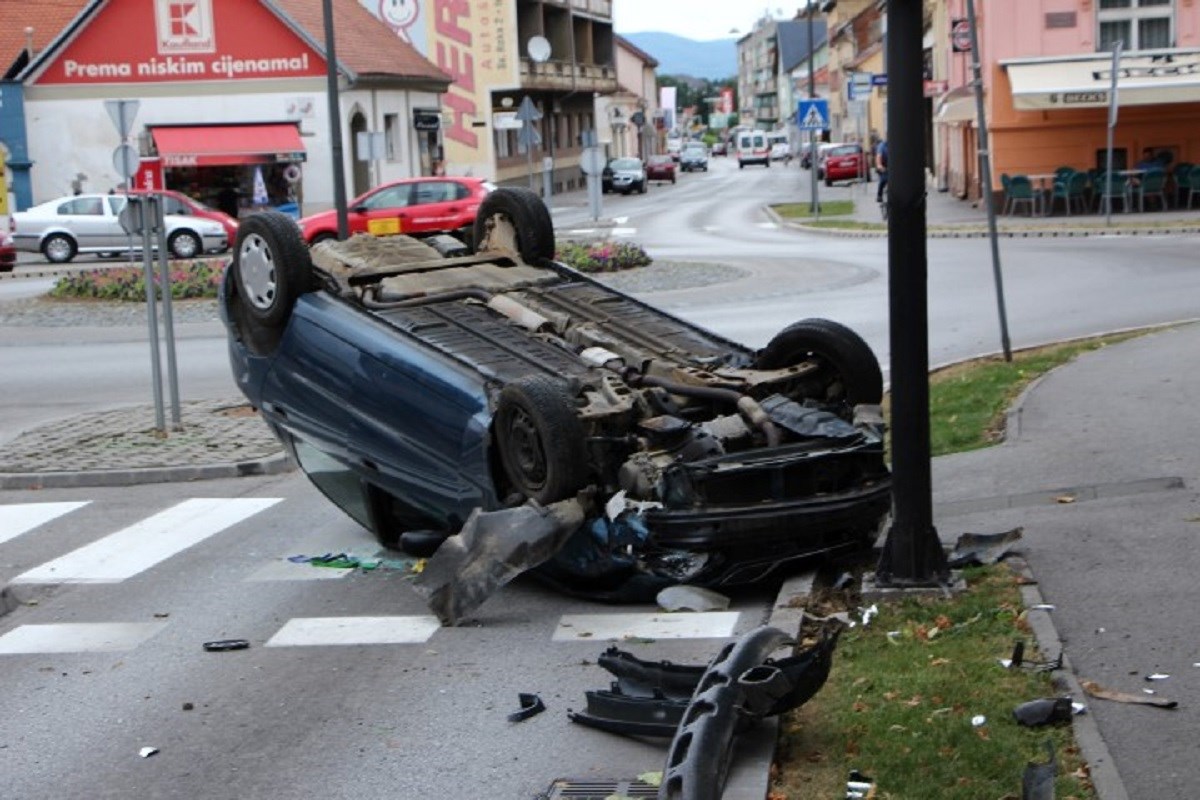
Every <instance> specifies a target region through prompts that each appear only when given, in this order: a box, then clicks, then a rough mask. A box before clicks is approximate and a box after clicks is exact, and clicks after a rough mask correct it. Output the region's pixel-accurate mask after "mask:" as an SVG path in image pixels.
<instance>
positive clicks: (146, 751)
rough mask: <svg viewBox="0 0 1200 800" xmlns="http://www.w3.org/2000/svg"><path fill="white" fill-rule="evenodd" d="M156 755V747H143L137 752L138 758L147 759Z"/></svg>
mask: <svg viewBox="0 0 1200 800" xmlns="http://www.w3.org/2000/svg"><path fill="white" fill-rule="evenodd" d="M157 753H158V748H157V747H143V748H142V749H141V750H138V756H140V757H141V758H149V757H150V756H152V755H155V754H157Z"/></svg>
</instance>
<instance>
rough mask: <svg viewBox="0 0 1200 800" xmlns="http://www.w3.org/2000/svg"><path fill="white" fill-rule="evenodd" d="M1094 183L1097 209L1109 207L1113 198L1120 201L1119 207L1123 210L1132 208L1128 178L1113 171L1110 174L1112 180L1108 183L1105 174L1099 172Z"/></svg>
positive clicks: (1127, 210) (1126, 210)
mask: <svg viewBox="0 0 1200 800" xmlns="http://www.w3.org/2000/svg"><path fill="white" fill-rule="evenodd" d="M1094 185H1095V197H1096V209H1097V210H1106V209H1111V208H1112V202H1113V201H1114V200H1120V201H1121V208H1122V209H1123V210H1124V211H1125V212H1129V211H1130V210H1131V209H1132V204H1131V202H1130V200H1131V199H1132V195H1131V194H1130V191H1129V178H1127V177H1125V176H1124V175H1121V174H1120V173H1118V172H1114V173H1113V174H1112V182H1111V183H1110V182H1109V180H1108V176H1107V174H1105V173H1103V172H1101V173H1100V174H1099V175H1097V176H1096V182H1095V184H1094Z"/></svg>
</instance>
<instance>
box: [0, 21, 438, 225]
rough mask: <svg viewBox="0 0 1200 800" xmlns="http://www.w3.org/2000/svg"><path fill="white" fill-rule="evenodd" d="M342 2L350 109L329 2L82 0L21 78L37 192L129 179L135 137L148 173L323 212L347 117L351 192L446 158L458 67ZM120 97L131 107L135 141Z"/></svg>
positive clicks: (428, 170) (210, 196)
mask: <svg viewBox="0 0 1200 800" xmlns="http://www.w3.org/2000/svg"><path fill="white" fill-rule="evenodd" d="M333 2H334V7H335V8H336V11H337V26H336V32H337V42H336V46H337V50H338V76H339V88H340V92H339V104H338V108H337V109H336V111H335V112H333V114H335V115H336V118H333V114H331V110H330V108H329V103H328V99H327V98H328V95H327V92H326V88H327V85H328V84H327V68H326V63H327V62H326V59H325V47H324V25H323V21H322V13H321V3H320V0H193V2H190V3H188V4H186V5H180V4H178V3H171V2H167V1H166V0H107V2H100V1H98V0H94V1H93V2H86V3H77V4H76V6H77V13H76V14H75V15H74V16H73V17H72V18H71V20H70V21H69V22H68V23H67V24H66V25H65V26H64V27H63V28H62V29H61V30H60V31H58V32H57V33H56V34H55V35H54V38H53V39H52V40H51V41H50V43H49V44H48V45H47V46H46V47H45V48H44V49H42V50H41V51H39V52H35V53H32V54H31V55H30V54H26V57H25V62H26V63H25V66H23V67H22V68H21V70H20V73H19V75H18V76H17V80H16V81H15V84H16V85H18V86H19V88H20V92H19V93H20V96H21V117H22V119H21V125H20V132H19V134H18V133H13V134H9V135H10V136H14V137H15V136H17V135H22V136H23V137H24V140H25V141H24V144H25V149H26V152H27V155H28V158H27V161H28V166H27V167H26V169H27V170H28V177H29V188H30V197H29V202H40V201H43V200H49V199H52V198H54V197H58V196H61V195H64V194H69V193H71V192H72V191H79V190H88V191H107V190H110V189H115V188H117V187H120V186H122V185H123V184H124V183H125V181H126V177H125V176H124V175H122V174H121V171H122V168H123V165H122V164H121V163H119V162H118V160H117V158H116V156H115V154H114V151H115V150H116V148H117V146H118V145H121V144H127V145H129V146H131V147H133V148H135V149H136V151H137V153H138V155H139V156H140V157H141V159H142V160H141V161H140V163H139V164H138V169H137V171H136V174H135V175H134V176H132V177H131V179H130V180H131V181H132V182H134V183H136V184H137V185H140V186H150V185H155V186H161V185H164V184H165V186H166V187H168V188H175V189H179V190H182V191H185V192H187V193H188V194H191V195H192V196H194V197H195V198H196V199H199V200H202V201H205V202H210V203H214V204H215V202H216V200H217V197H218V196H219V195H221V193H222V191H223V190H227V189H228V188H233V189H234V190H235V191H236V192H237V193H238V194H239V195H240V196H241V208H242V209H243V210H244V209H245V208H247V207H249V206H255V207H262V206H275V207H285V208H289V209H291V210H293V211H294V212H295V213H297V214H299V213H307V212H309V211H317V210H321V209H323V208H328V207H330V206H332V205H333V194H334V192H333V179H332V175H333V169H332V159H333V157H334V156H333V152H334V148H333V146H332V141H331V139H332V131H333V130H334V128H335V127H336V128H337V130H338V131H339V133H340V135H341V139H342V140H343V142H345V143H346V146H345V147H344V149H343V155H342V157H343V163H342V167H343V170H344V173H345V174H346V175H347V176H348V181H347V186H348V189H349V190H350V192H351V194H355V193H358V192H360V191H365V190H366V189H367V188H368V187H369V186H371V185H375V184H377V183H380V182H382V181H387V180H393V179H396V178H401V177H409V176H414V175H421V174H432V173H433V172H435V171H437V170H438V169H439V161H440V158H441V156H442V147H441V142H440V131H439V130H438V128H439V126H438V124H437V123H438V121H439V120H438V117H437V109H438V108H439V107H440V106H441V95H442V93H444V92H445V91H446V90H447V88H448V87H449V85H450V77H449V76H448V75H446V74H445V73H443V72H442V71H441V70H439V69H438V68H437V67H435V66H434V65H433V64H432V63H430V62H429V61H428V60H426V59H425V58H423V57H422V56H420V55H419V54H418V53H417V52H416V51H415V50H414V49H413V48H411V47H410V46H408V45H404V44H403V43H399V42H396V41H395V40H394V38H393V37H392V36H391V34H390V32H389V31H388V30H387V29H386V28H385V27H384V26H382V25H381V24H380V23H379V22H378V21H377V20H375V19H374V18H373V17H371V16H370V15H369V14H366V13H365V12H364V11H362V9H361V7H360V6H358V4H357V3H356V2H355V0H333ZM26 5H28V6H34V5H36V3H35V2H31V3H29V4H26ZM60 5H61V3H60ZM114 42H120V43H121V44H120V46H119V47H118V46H114V44H113V43H114ZM113 107H118V108H124V109H125V112H126V113H127V114H128V116H129V122H130V123H131V124H130V125H129V130H128V131H127V137H126V141H125V142H122V141H121V139H120V135H119V132H118V129H117V127H116V124H115V122H116V119H115V117H113V118H110V115H111V114H112V113H113V112H112V108H113ZM430 112H432V116H433V120H432V121H433V123H434V124H433V125H432V126H431V125H429V124H426V120H427V119H428V117H429V115H430ZM430 128H432V129H430ZM372 131H379V132H381V133H382V134H383V135H382V136H381V137H379V138H378V139H377V140H376V142H377V143H378V144H379V145H380V146H379V147H374V146H372V145H371V140H370V139H363V138H361V137H360V136H359V134H361V133H370V132H372ZM9 148H10V149H12V147H11V145H9ZM367 148H369V152H368V151H367ZM10 166H11V165H10ZM259 185H261V186H262V187H263V188H264V189H265V196H264V195H263V194H261V193H260V192H256V191H255V189H256V187H258V186H259ZM226 195H228V192H226Z"/></svg>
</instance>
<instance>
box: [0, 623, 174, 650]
mask: <svg viewBox="0 0 1200 800" xmlns="http://www.w3.org/2000/svg"><path fill="white" fill-rule="evenodd" d="M166 625H167V623H165V622H62V623H58V624H55V625H22V626H21V627H19V628H14V629H13V630H11V631H9V632H8V633H6V634H4V635H3V636H0V654H3V655H15V654H19V653H111V652H116V651H120V650H132V649H133V648H135V647H137V646H138V645H139V644H141V643H142V642H144V641H146V640H147V639H149V638H150V637H151V636H154V634H156V633H158V632H159V631H161V630H162V629H163V628H165V627H166Z"/></svg>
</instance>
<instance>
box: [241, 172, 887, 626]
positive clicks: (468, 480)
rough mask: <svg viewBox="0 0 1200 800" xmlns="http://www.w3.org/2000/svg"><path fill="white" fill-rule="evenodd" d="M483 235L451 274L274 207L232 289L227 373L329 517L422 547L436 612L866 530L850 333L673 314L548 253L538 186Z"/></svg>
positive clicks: (764, 574) (869, 378) (869, 395)
mask: <svg viewBox="0 0 1200 800" xmlns="http://www.w3.org/2000/svg"><path fill="white" fill-rule="evenodd" d="M474 234H475V235H474V239H475V241H476V242H477V245H476V256H475V260H473V261H471V262H470V263H465V264H464V263H463V261H462V260H461V259H457V258H450V259H448V260H446V266H445V267H444V268H439V267H438V262H439V260H441V257H442V256H443V255H445V256H455V255H460V254H461V253H462V252H464V250H465V248H463V247H462V246H461V245H459V246H458V247H455V245H457V244H458V243H457V242H456V241H455V240H453V239H451V237H448V236H441V237H434V238H432V239H430V240H428V243H426V242H421V241H418V240H415V239H412V238H409V237H404V236H397V237H389V238H387V239H382V240H380V239H375V238H372V237H367V236H356V237H352V238H350V239H349V240H347V241H344V242H333V241H330V242H325V243H322V244H320V245H317V246H314V247H313V248H311V250H310V249H309V248H307V247H305V246H304V242H303V240H302V239H301V238H300V235H299V231H298V229H297V227H296V225H295V223H294V222H293V221H292V220H291V219H289V218H287V217H285V216H283V215H281V214H279V213H277V212H271V211H268V212H263V213H260V214H255V215H252V216H250V217H248V218H245V219H243V220H242V223H241V226H240V229H239V231H238V241H237V244H236V246H235V248H234V257H233V263H232V265H231V267H230V269H228V270H227V271H226V272H225V275H224V279H223V281H222V284H221V287H220V300H219V307H220V309H221V316H222V319H223V321H224V323H225V325H226V326H227V329H228V344H229V354H230V362H231V367H232V370H233V377H234V382H235V383H236V385H237V386H238V387H240V389H241V391H243V392H244V393H245V395H246V397H247V399H248V400H249V402H250V403H251V404H252V405H253V406H254V407H255V408H257V409H259V410H260V412H261V414H262V416H263V419H264V420H265V422H266V424H267V425H269V426H270V428H271V429H272V431H274V433H275V434H276V435H277V436H278V437H279V439H280V441H281V442H282V443H283V444H284V445H285V447H286V448H287V450H288V451H289V453H290V454H291V455H292V456H293V457H294V458H295V460H296V463H297V464H298V465H299V466H300V468H301V469H302V470H304V471H305V472H306V473H307V475H308V477H309V478H310V479H311V480H312V482H313V483H314V484H315V485H316V486H317V488H318V489H320V490H321V491H322V492H323V493H324V494H325V495H326V496H327V497H328V499H329V500H330V501H332V502H333V503H335V504H336V505H338V506H339V507H341V508H342V509H343V510H344V511H345V512H346V513H347V514H349V515H350V516H351V517H353V518H354V519H355V520H357V521H358V522H359V523H360V524H362V525H363V526H364V527H366V528H367V529H368V530H370V531H372V532H373V533H374V535H375V536H376V537H377V538H378V539H379V541H380V542H381V543H382V544H383V545H385V546H387V547H392V548H405V549H408V551H409V552H410V553H414V552H421V551H424V552H425V553H426V554H427V555H428V553H429V551H432V557H430V558H429V561H428V563H427V566H426V569H425V571H424V572H423V573H422V576H421V577H420V578H419V579H418V580H417V581H416V582H415V584H414V585H415V586H416V587H417V589H418V591H419V592H421V593H422V594H423V595H424V596H425V597H426V598H427V600H428V601H429V603H430V605H431V607H433V608H434V610H435V611H436V612H437V614H438V616H439V618H441V619H442V620H443V622H453V621H454V620H455V619H457V618H459V617H461V615H462V613H464V604H466V605H467V606H469V605H471V604H473V603H479V602H482V601H483V599H484V598H486V595H487V592H488V591H491V590H492V589H494V588H495V580H496V579H495V576H496V575H498V574H500V573H505V574H507V573H508V571H510V570H516V571H517V572H521V571H526V570H535V571H536V574H537V575H538V576H539V577H541V578H542V579H543V580H546V581H549V582H550V583H552V584H554V585H556V586H559V587H561V588H563V589H564V590H565V591H568V592H571V593H574V594H578V595H581V596H587V597H592V598H599V599H604V600H631V601H638V602H644V601H652V600H653V598H654V596H655V595H656V593H657V592H658V591H659V590H660V589H661V588H663V587H665V586H668V585H672V584H681V583H686V584H694V585H702V586H734V585H738V584H750V583H756V582H759V581H761V580H764V579H766V578H768V576H773V575H775V574H778V573H780V572H781V571H784V570H786V569H787V567H788V565H791V564H794V563H795V562H797V561H799V560H801V559H806V558H811V557H813V556H815V555H819V554H829V553H836V552H842V551H851V550H855V549H858V548H862V547H864V546H868V545H870V543H871V542H872V541H873V540H874V538H875V536H876V534H877V531H878V527H879V525H880V524H881V521H882V520H883V518H884V516H885V515H886V514H887V513H888V511H889V509H890V506H891V500H890V497H891V478H890V474H889V472H888V470H887V468H886V466H885V461H884V451H883V431H882V417H881V415H880V414H879V406H878V404H879V403H880V402H881V398H882V392H883V382H882V376H881V371H880V368H879V364H878V362H877V361H876V359H875V356H874V355H873V354H872V352H871V350H870V348H869V347H868V346H867V345H866V344H865V343H864V342H863V341H862V339H861V338H859V337H858V336H857V335H856V334H855V333H854V332H852V331H851V330H849V329H848V328H845V327H843V326H841V325H839V324H837V323H835V322H832V321H829V320H819V319H806V320H801V321H799V322H796V323H794V324H792V325H790V326H788V327H786V328H784V329H783V330H782V331H780V332H779V333H778V334H777V335H776V336H775V337H774V338H772V339H771V340H770V342H769V343H768V344H767V346H766V347H765V348H763V349H762V350H754V349H751V348H748V347H745V346H743V345H740V344H737V343H735V342H732V341H730V340H727V339H725V338H723V337H721V336H719V335H717V334H714V333H711V332H709V331H707V330H704V329H703V328H700V327H698V326H696V325H694V324H693V323H690V322H688V321H685V320H683V319H682V318H677V317H674V316H671V315H669V314H667V313H665V312H663V311H660V310H659V309H657V308H655V307H653V306H650V305H648V304H646V303H644V302H642V301H640V300H637V299H636V298H634V297H632V296H630V295H626V294H623V293H621V292H619V291H617V290H615V289H612V288H610V287H608V286H606V285H605V284H603V283H600V282H599V281H596V280H594V279H592V278H591V277H589V276H588V275H586V274H583V273H580V272H577V271H575V270H573V269H571V268H569V267H567V266H565V265H563V264H560V263H557V262H555V261H553V260H552V259H553V255H554V252H555V236H554V228H553V224H552V222H551V220H550V214H549V212H548V211H547V209H546V207H545V205H543V203H542V201H541V199H540V198H539V197H538V196H537V195H535V194H534V193H532V192H530V191H528V190H524V189H510V188H501V189H497V190H496V191H494V192H492V193H491V194H489V195H488V196H487V197H486V198H485V199H484V201H483V203H482V205H481V206H480V209H479V213H478V215H477V217H476V220H475V228H474ZM418 266H419V269H418V268H417V267H418ZM451 536H454V537H455V539H454V542H453V546H450V547H447V546H445V544H446V543H444V540H445V539H447V538H448V537H451ZM426 548H428V550H426ZM493 567H494V569H493ZM443 589H444V591H443Z"/></svg>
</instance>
